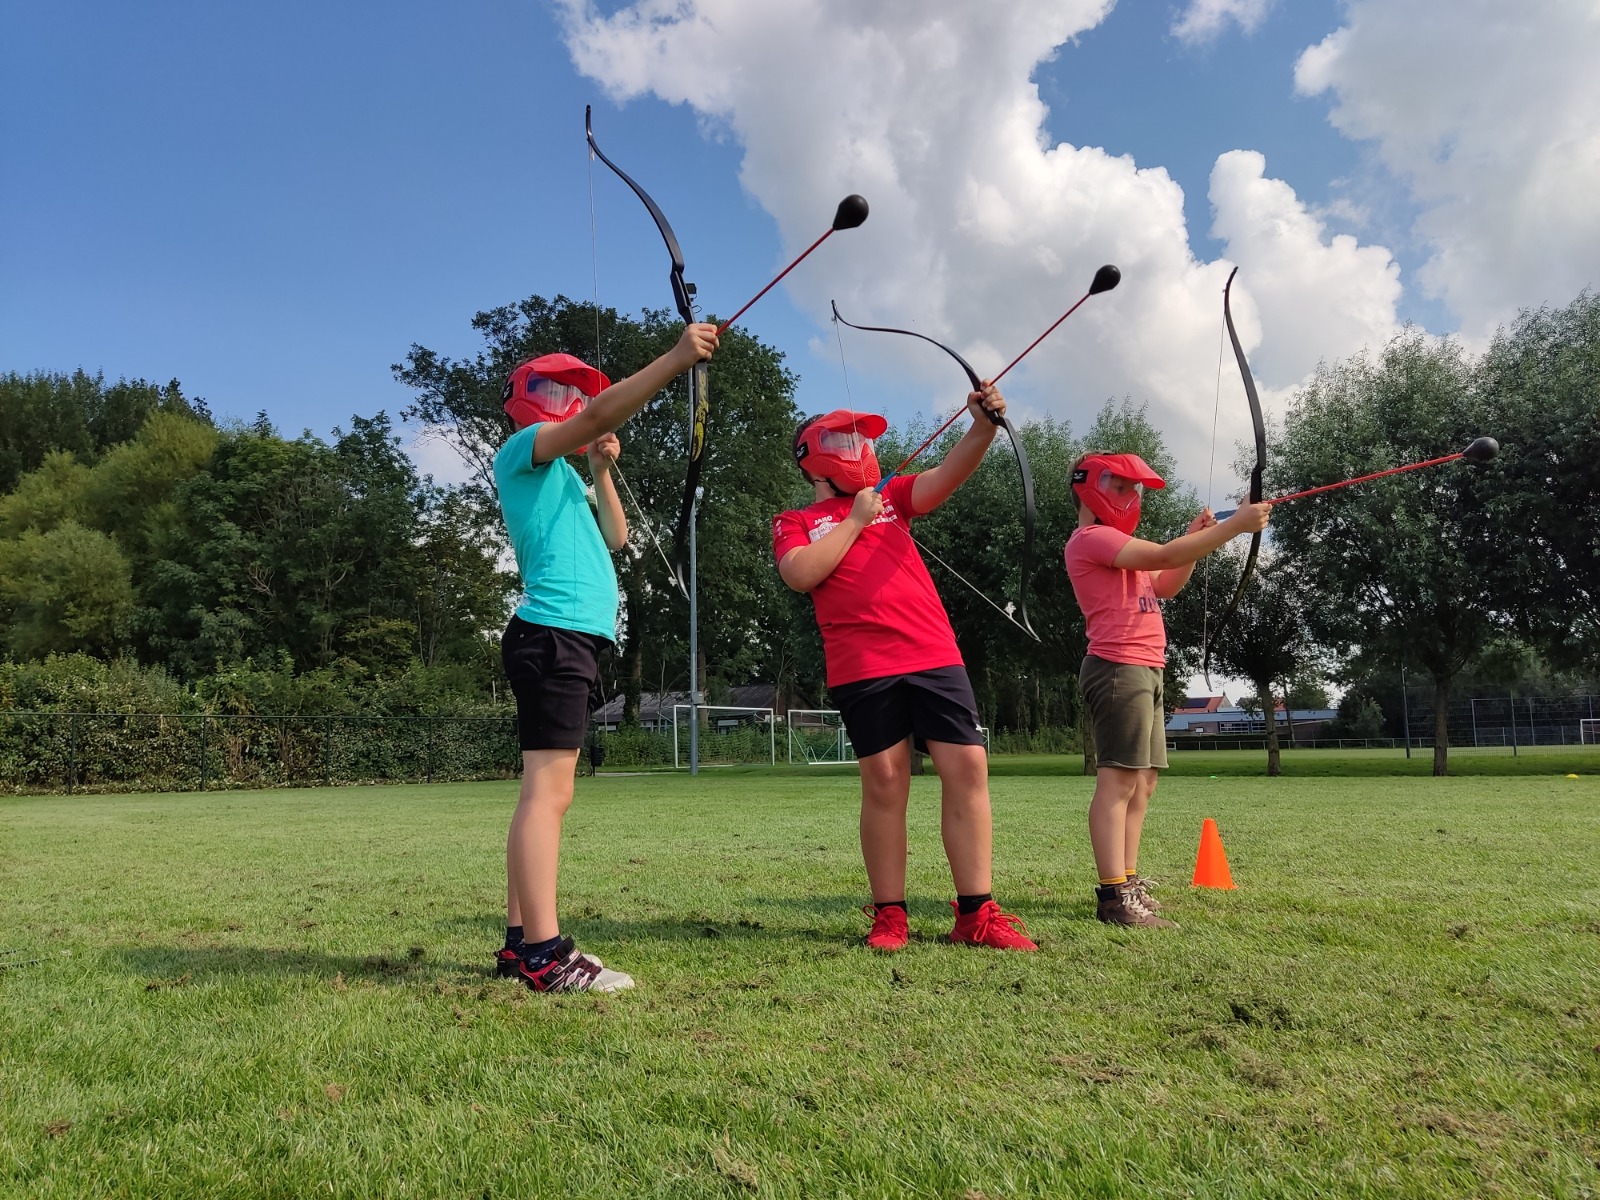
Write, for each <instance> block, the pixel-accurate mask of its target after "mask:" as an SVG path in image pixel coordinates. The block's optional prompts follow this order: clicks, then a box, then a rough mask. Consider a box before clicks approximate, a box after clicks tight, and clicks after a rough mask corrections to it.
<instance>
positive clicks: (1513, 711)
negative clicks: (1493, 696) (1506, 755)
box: [1511, 692, 1517, 758]
mask: <svg viewBox="0 0 1600 1200" xmlns="http://www.w3.org/2000/svg"><path fill="white" fill-rule="evenodd" d="M1511 757H1512V758H1515V757H1517V694H1516V693H1515V692H1512V693H1511Z"/></svg>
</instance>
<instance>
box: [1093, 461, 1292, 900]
mask: <svg viewBox="0 0 1600 1200" xmlns="http://www.w3.org/2000/svg"><path fill="white" fill-rule="evenodd" d="M1147 487H1150V488H1162V487H1166V482H1165V481H1164V480H1163V479H1162V478H1161V476H1159V475H1157V474H1156V473H1155V472H1154V471H1152V470H1151V469H1150V467H1149V466H1148V465H1147V464H1146V463H1145V461H1144V459H1142V458H1140V457H1139V456H1138V455H1137V454H1105V453H1101V452H1095V453H1091V454H1085V455H1084V456H1083V457H1081V458H1080V459H1079V460H1078V461H1077V462H1076V463H1075V464H1074V465H1073V468H1072V492H1073V495H1074V496H1075V497H1076V499H1077V503H1078V528H1077V530H1076V531H1075V532H1074V533H1073V535H1072V536H1071V537H1070V538H1068V539H1067V546H1066V563H1067V574H1068V575H1069V576H1070V577H1071V579H1072V591H1073V593H1074V595H1076V596H1077V598H1078V607H1079V608H1081V609H1082V610H1083V615H1084V619H1085V621H1086V622H1087V625H1088V631H1089V652H1088V654H1086V655H1085V656H1084V659H1083V668H1082V670H1081V672H1080V673H1079V676H1078V679H1079V682H1080V683H1081V685H1082V687H1083V697H1084V700H1085V701H1086V702H1087V703H1088V705H1089V714H1090V716H1091V718H1092V719H1093V721H1094V743H1095V755H1096V759H1097V762H1098V767H1099V769H1098V772H1097V774H1096V776H1095V785H1094V799H1092V800H1091V801H1090V802H1089V840H1090V842H1091V844H1092V845H1093V846H1094V860H1095V867H1096V869H1097V870H1098V871H1099V873H1100V885H1099V886H1098V887H1097V888H1096V889H1095V898H1096V912H1095V915H1096V916H1097V917H1098V918H1099V919H1100V920H1102V921H1106V922H1108V923H1110V924H1113V925H1139V926H1146V927H1151V928H1166V929H1170V928H1173V927H1174V926H1173V923H1172V922H1171V921H1167V920H1164V919H1162V918H1161V917H1159V916H1157V915H1156V911H1157V910H1158V909H1159V908H1160V905H1159V904H1158V903H1156V901H1155V900H1153V899H1152V898H1151V896H1150V892H1149V888H1148V885H1147V884H1146V883H1145V881H1143V880H1141V879H1140V878H1139V875H1138V870H1137V866H1136V864H1137V863H1138V861H1139V835H1140V834H1141V833H1142V832H1143V830H1144V817H1145V813H1146V811H1148V809H1149V806H1150V797H1151V795H1152V794H1153V793H1154V792H1155V790H1156V780H1157V775H1156V772H1157V771H1158V770H1163V769H1165V767H1166V765H1167V736H1166V721H1165V710H1164V706H1163V703H1162V687H1161V682H1162V675H1163V671H1164V668H1165V667H1166V663H1167V631H1166V626H1165V625H1163V624H1162V621H1161V601H1162V600H1165V599H1169V598H1170V597H1172V596H1176V595H1177V594H1178V592H1179V590H1180V589H1182V587H1183V585H1184V584H1186V583H1188V582H1189V575H1190V574H1191V573H1192V572H1193V571H1194V564H1195V562H1196V561H1197V560H1198V559H1201V558H1203V557H1205V556H1206V555H1207V554H1210V553H1211V551H1213V550H1215V549H1216V548H1217V547H1218V546H1221V545H1222V544H1223V543H1224V542H1227V541H1228V540H1229V539H1231V538H1235V537H1238V536H1239V535H1240V534H1245V533H1256V532H1258V531H1259V530H1262V529H1265V528H1266V525H1267V518H1268V516H1269V515H1270V513H1271V511H1272V505H1270V504H1266V503H1260V504H1244V505H1241V506H1240V507H1239V508H1238V510H1237V511H1236V512H1234V514H1233V515H1232V516H1230V517H1229V518H1228V519H1227V520H1226V521H1223V522H1221V523H1220V524H1219V523H1218V522H1217V519H1216V518H1215V517H1213V516H1212V515H1211V510H1210V509H1209V508H1208V509H1205V510H1204V511H1203V512H1201V513H1200V515H1199V516H1197V517H1196V518H1195V519H1194V520H1193V521H1191V522H1189V529H1188V532H1187V533H1185V534H1184V535H1183V536H1181V537H1176V538H1173V539H1172V541H1170V542H1167V543H1165V544H1161V543H1157V542H1145V541H1140V540H1139V539H1138V538H1136V537H1134V536H1133V531H1134V530H1135V529H1136V528H1137V527H1138V524H1139V505H1140V500H1141V497H1142V495H1143V490H1144V489H1145V488H1147Z"/></svg>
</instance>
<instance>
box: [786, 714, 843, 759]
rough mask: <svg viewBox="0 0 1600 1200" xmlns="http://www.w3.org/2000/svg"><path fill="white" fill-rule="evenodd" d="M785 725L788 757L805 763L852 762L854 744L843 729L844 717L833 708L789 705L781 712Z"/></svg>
mask: <svg viewBox="0 0 1600 1200" xmlns="http://www.w3.org/2000/svg"><path fill="white" fill-rule="evenodd" d="M784 724H785V725H786V726H788V729H789V761H790V762H791V763H793V762H802V763H805V764H806V765H807V766H816V765H817V764H819V763H853V762H855V761H856V751H855V747H854V746H852V745H851V744H850V735H849V734H847V733H846V732H845V731H844V719H843V718H842V717H841V716H840V715H839V710H838V709H835V708H791V709H789V710H788V711H787V712H786V713H785V714H784Z"/></svg>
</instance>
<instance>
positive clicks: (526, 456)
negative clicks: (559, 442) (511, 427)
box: [500, 421, 547, 475]
mask: <svg viewBox="0 0 1600 1200" xmlns="http://www.w3.org/2000/svg"><path fill="white" fill-rule="evenodd" d="M542 424H544V422H543V421H540V422H539V423H538V424H535V425H525V426H523V427H522V428H521V429H519V430H517V431H516V432H515V433H513V434H512V435H511V436H510V437H508V438H507V439H506V444H505V445H504V446H502V447H500V453H501V454H503V455H504V456H505V465H506V469H507V470H508V471H509V472H510V473H511V474H513V475H531V474H533V472H534V471H535V470H537V469H538V468H539V467H542V466H545V465H547V464H545V463H535V462H534V461H533V439H534V437H535V436H536V435H537V434H538V432H539V425H542Z"/></svg>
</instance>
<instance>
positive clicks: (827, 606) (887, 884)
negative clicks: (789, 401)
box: [772, 384, 1038, 950]
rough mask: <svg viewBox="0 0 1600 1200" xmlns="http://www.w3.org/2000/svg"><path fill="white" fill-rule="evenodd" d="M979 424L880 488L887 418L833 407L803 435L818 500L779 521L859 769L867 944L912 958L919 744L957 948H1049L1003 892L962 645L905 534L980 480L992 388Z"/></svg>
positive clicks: (802, 456) (979, 406)
mask: <svg viewBox="0 0 1600 1200" xmlns="http://www.w3.org/2000/svg"><path fill="white" fill-rule="evenodd" d="M967 406H968V408H970V409H971V410H972V414H973V416H974V418H976V419H975V420H974V421H973V424H972V427H971V428H970V429H969V430H968V431H967V433H966V435H965V436H964V437H963V438H962V439H961V440H960V441H959V442H957V443H956V445H955V447H954V448H953V449H952V450H951V451H950V453H949V454H947V455H946V456H945V459H944V461H943V462H942V463H940V464H939V465H938V466H937V467H933V468H932V469H930V470H927V471H923V472H922V473H921V474H919V475H899V476H895V477H893V478H891V479H890V480H889V481H888V483H887V484H886V485H885V486H884V487H883V488H882V490H881V491H880V490H879V489H878V488H877V484H878V482H879V479H880V475H879V468H878V460H877V457H876V456H875V455H874V453H873V449H872V439H873V438H876V437H878V436H879V435H880V434H882V433H883V431H884V430H885V429H886V428H887V427H888V422H886V421H885V420H884V419H883V418H882V417H880V416H876V415H873V414H869V413H860V414H858V413H854V412H849V411H846V410H845V409H836V410H835V411H833V412H830V413H827V414H825V415H823V416H820V417H813V418H811V419H810V420H808V421H806V422H805V423H803V424H802V425H801V426H800V428H799V429H798V430H796V431H795V437H794V456H795V462H796V463H797V464H798V465H799V467H800V471H801V474H803V475H804V476H805V479H806V482H807V483H809V484H811V485H812V486H813V488H814V490H815V494H816V502H815V503H814V504H811V505H809V506H807V507H806V508H802V509H798V510H795V511H791V512H785V513H779V514H778V515H777V516H776V517H775V518H773V522H772V548H773V555H774V557H775V558H776V560H777V564H778V573H779V575H781V576H782V577H783V581H784V583H786V584H788V585H789V587H791V588H793V589H794V590H795V591H797V592H806V593H808V594H809V595H810V596H811V601H812V604H813V605H814V606H815V608H816V613H817V625H818V627H819V628H820V629H821V631H822V649H823V654H824V657H825V658H826V660H827V668H828V690H829V693H830V694H831V695H832V696H833V700H834V703H835V704H836V705H838V707H839V711H840V715H841V716H842V717H843V719H844V726H845V732H846V733H847V734H849V736H850V741H851V744H852V745H853V746H854V747H855V752H856V757H857V758H858V759H859V760H860V765H861V853H862V857H863V858H864V859H865V860H866V867H867V880H868V883H869V884H870V886H871V888H872V900H873V903H872V904H871V905H870V906H868V907H867V908H866V909H864V911H865V912H866V913H867V914H868V915H869V916H871V917H872V931H871V932H870V933H869V934H868V935H867V945H869V946H871V947H873V948H874V949H877V950H899V949H901V948H902V947H904V946H905V945H906V942H907V940H908V939H909V936H910V931H909V927H908V924H907V920H906V900H905V896H906V854H907V846H906V808H907V804H908V802H909V800H910V795H911V743H912V739H913V738H915V739H916V743H917V747H918V749H926V750H927V752H928V753H929V754H930V755H931V756H932V757H933V761H934V765H935V766H936V767H937V768H938V771H939V786H940V791H941V806H940V827H941V831H942V834H943V839H944V848H945V856H946V857H947V858H948V859H949V861H950V872H951V874H952V875H953V876H954V878H955V887H956V899H955V900H954V901H953V902H952V904H951V907H952V908H954V909H955V910H956V920H955V928H954V929H952V930H951V931H950V940H951V941H953V942H962V943H966V944H969V945H977V946H993V947H996V948H999V949H1004V950H1037V949H1038V947H1037V946H1036V945H1034V943H1033V942H1031V941H1030V940H1029V939H1028V938H1027V937H1026V936H1025V935H1024V932H1023V929H1022V923H1021V922H1020V921H1019V920H1017V918H1016V917H1015V916H1013V915H1012V914H1010V913H1007V912H1002V911H1001V909H1000V906H999V905H998V904H997V903H996V902H995V900H994V897H993V896H992V895H991V894H990V887H991V878H990V849H991V823H990V812H989V780H988V756H987V752H986V751H985V749H984V745H983V730H982V728H981V727H980V725H979V722H978V706H977V701H976V700H975V699H974V698H973V694H972V684H971V681H970V680H968V678H967V669H966V666H965V664H964V663H963V662H962V660H961V651H960V650H958V649H957V648H956V638H955V632H954V631H953V630H952V629H951V628H950V617H949V615H948V614H947V613H946V612H945V609H944V604H943V602H942V601H941V600H940V599H939V593H938V592H937V591H936V590H935V589H934V586H933V580H932V579H931V578H929V576H928V568H927V567H926V566H924V565H923V562H922V556H921V555H919V554H918V553H917V548H916V544H915V543H914V542H913V541H912V540H911V535H910V532H909V529H908V525H909V522H910V521H911V519H912V518H914V517H919V516H924V515H926V514H927V513H930V512H932V511H933V510H934V509H936V508H938V507H939V505H941V504H943V503H944V502H945V501H946V500H948V499H949V498H950V497H951V495H952V494H953V493H954V492H955V490H956V488H958V487H960V486H961V484H962V483H964V482H965V481H966V480H967V479H968V478H969V477H970V476H971V475H972V473H973V472H974V471H975V470H977V468H978V464H979V462H981V461H982V459H983V455H984V452H985V451H986V450H987V449H988V448H989V444H990V442H992V441H993V440H994V432H995V426H994V424H993V423H992V422H990V421H989V420H988V418H987V417H986V415H985V412H984V410H985V409H987V410H988V411H989V412H994V413H1004V412H1005V399H1004V398H1003V397H1002V396H1001V395H1000V392H999V391H998V390H997V389H996V388H995V387H994V386H993V385H992V384H991V385H990V386H988V387H986V388H985V389H984V390H983V391H982V392H973V393H971V394H970V395H969V396H968V397H967Z"/></svg>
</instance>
